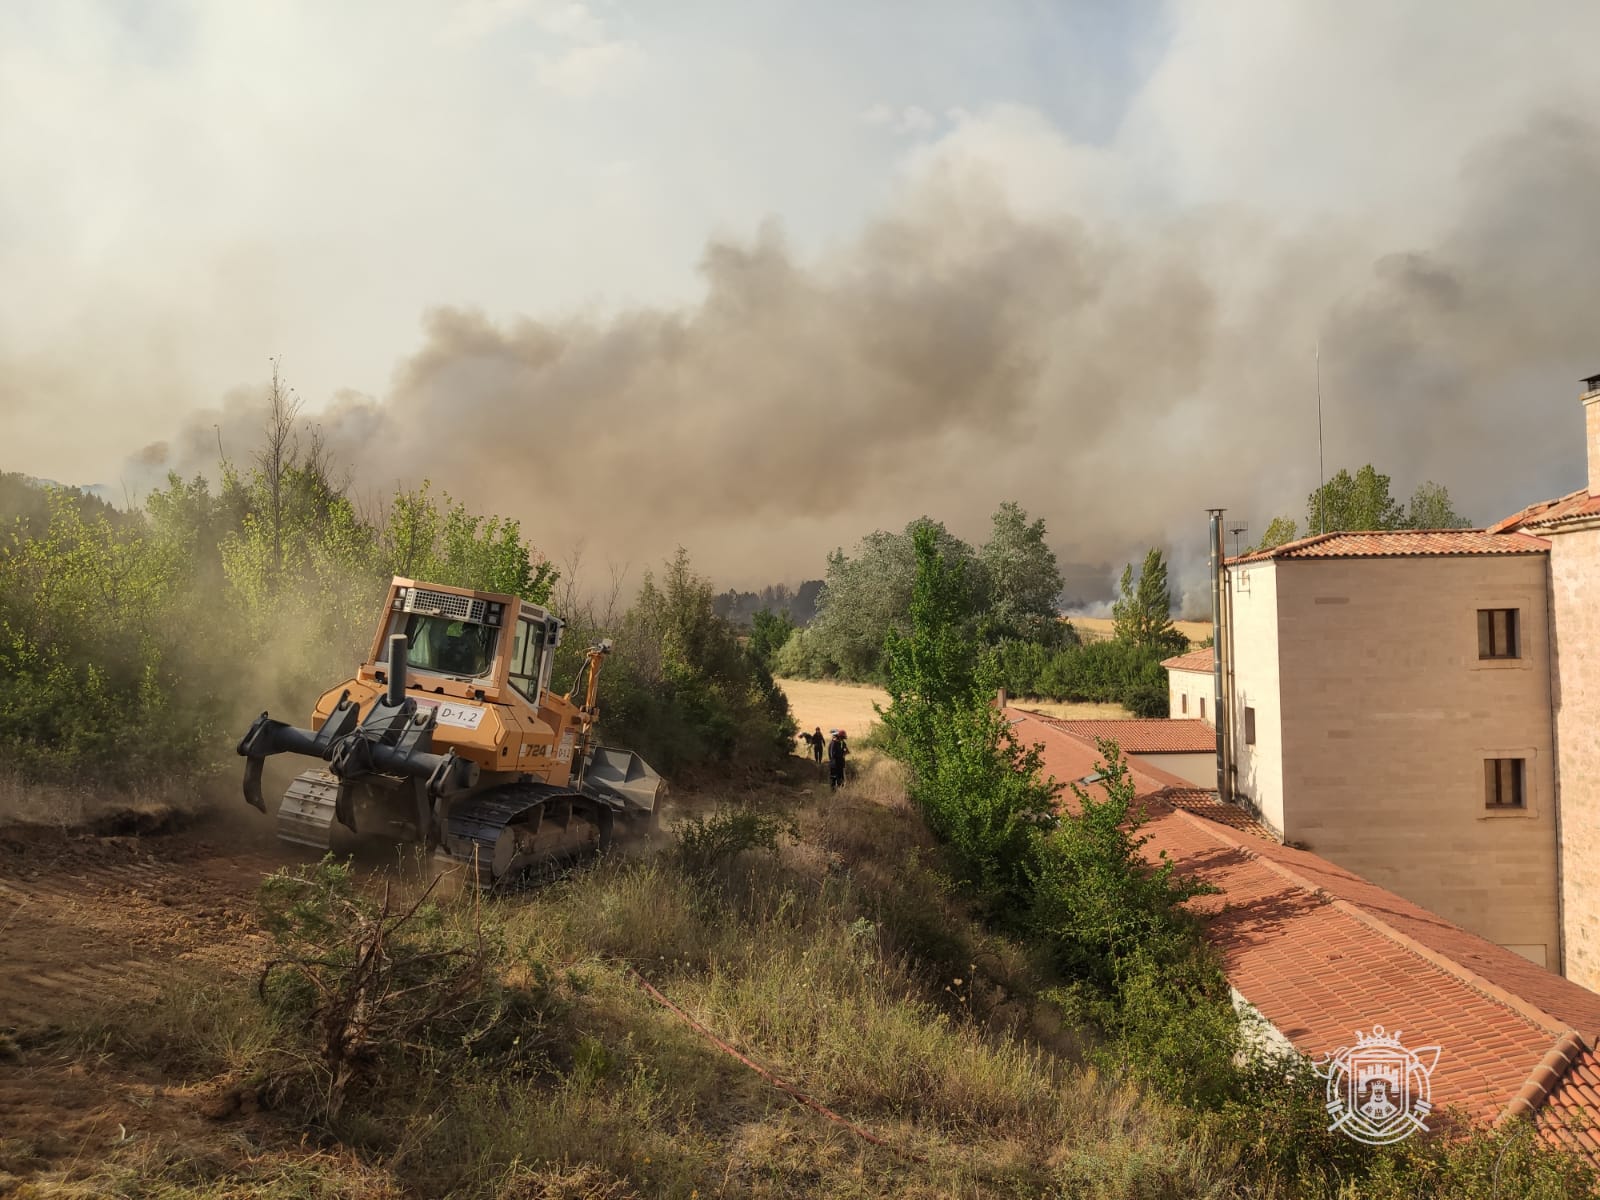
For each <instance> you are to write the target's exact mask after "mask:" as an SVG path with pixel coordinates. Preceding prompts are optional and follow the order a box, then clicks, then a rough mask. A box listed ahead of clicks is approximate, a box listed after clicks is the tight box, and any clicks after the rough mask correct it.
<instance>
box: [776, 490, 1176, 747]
mask: <svg viewBox="0 0 1600 1200" xmlns="http://www.w3.org/2000/svg"><path fill="white" fill-rule="evenodd" d="M921 537H926V538H929V539H931V540H932V543H933V545H935V546H936V547H937V548H938V551H939V553H940V554H941V555H943V556H944V557H945V558H946V559H947V560H949V561H950V562H952V563H955V564H958V565H959V567H960V577H961V586H962V587H963V588H965V589H966V595H965V597H964V600H963V610H962V611H963V613H964V614H965V615H964V616H963V618H962V622H963V624H962V635H963V636H964V637H965V638H966V639H967V640H968V642H970V643H971V644H972V645H974V646H978V647H981V648H983V649H984V650H985V652H986V653H988V654H990V655H991V656H992V658H993V660H994V664H995V670H996V677H997V682H998V684H1000V685H1003V686H1004V687H1006V689H1007V690H1008V691H1010V692H1011V693H1012V694H1013V695H1017V696H1031V697H1036V698H1040V699H1051V700H1064V701H1110V702H1115V703H1119V704H1122V705H1124V706H1126V707H1127V708H1129V709H1130V710H1132V711H1133V712H1134V713H1136V714H1137V715H1140V716H1164V715H1166V712H1167V693H1168V689H1167V678H1166V672H1165V670H1164V669H1163V668H1162V667H1161V661H1162V659H1164V658H1167V657H1170V656H1171V655H1173V654H1178V653H1181V652H1183V651H1184V650H1186V649H1187V648H1188V645H1189V643H1188V639H1187V638H1185V637H1184V636H1183V635H1182V634H1181V633H1179V632H1178V631H1177V630H1176V628H1175V627H1174V626H1173V623H1172V599H1171V592H1170V587H1169V582H1168V577H1167V566H1166V562H1165V560H1164V559H1163V557H1162V555H1161V552H1160V551H1159V550H1158V549H1152V550H1150V551H1149V553H1148V554H1146V556H1145V558H1144V560H1143V562H1142V563H1141V564H1140V566H1139V569H1138V571H1137V574H1136V573H1135V569H1134V565H1133V564H1132V563H1130V564H1128V566H1127V568H1126V569H1125V570H1124V572H1123V575H1122V581H1121V597H1120V599H1118V601H1117V602H1116V604H1115V605H1114V606H1113V615H1114V616H1115V618H1116V622H1115V636H1114V637H1113V638H1112V639H1110V640H1109V641H1085V640H1084V639H1082V638H1081V637H1080V636H1079V634H1078V632H1077V630H1076V629H1074V628H1073V626H1072V623H1071V622H1070V621H1069V620H1067V619H1065V618H1064V617H1062V616H1061V614H1060V612H1059V611H1058V601H1059V597H1060V594H1061V589H1062V580H1061V572H1060V569H1059V567H1058V565H1057V562H1056V556H1055V553H1054V551H1052V550H1051V549H1050V546H1049V543H1048V540H1047V530H1046V527H1045V522H1044V521H1043V520H1042V519H1030V518H1029V516H1028V514H1027V512H1026V511H1025V510H1024V509H1023V508H1022V507H1021V506H1020V505H1019V504H1017V503H1015V502H1014V501H1007V502H1005V503H1003V504H1001V505H1000V507H999V508H998V509H997V510H996V511H995V513H994V515H993V517H992V518H991V522H990V534H989V538H988V540H987V541H986V542H984V543H983V545H981V546H976V547H975V546H972V545H970V544H968V543H967V542H965V541H963V540H962V539H960V538H958V537H956V536H955V535H954V534H952V533H951V532H950V531H949V530H948V529H947V528H946V527H945V526H944V525H943V524H942V523H941V522H938V521H935V520H933V519H932V518H930V517H925V516H924V517H918V518H917V519H916V520H914V521H911V522H910V523H909V524H908V525H907V526H906V527H905V529H904V530H902V531H900V532H899V533H889V532H885V531H882V530H878V531H876V532H874V533H871V534H868V535H867V536H866V537H865V538H863V539H862V540H861V542H860V544H859V545H858V546H857V548H856V550H855V552H854V554H850V555H847V554H845V553H844V551H843V549H839V550H836V551H835V552H834V553H833V554H831V555H829V558H828V569H827V576H826V578H825V579H824V581H823V586H822V590H821V594H820V596H819V597H818V600H817V614H816V617H815V618H814V619H813V620H812V622H811V623H810V624H809V625H807V626H804V627H800V626H797V625H796V624H795V623H794V622H792V621H790V620H788V619H787V616H786V614H780V613H774V612H770V611H767V612H759V613H757V614H755V616H754V618H753V619H752V621H751V634H750V643H751V647H752V650H753V651H754V652H755V653H756V654H758V655H759V656H760V657H762V659H763V660H764V661H765V662H767V663H768V664H769V666H770V667H771V669H772V670H773V672H774V673H775V674H777V675H779V676H788V677H793V678H806V679H843V680H850V681H856V682H874V683H883V682H885V681H886V680H887V657H886V654H887V652H886V650H885V638H886V636H887V635H889V634H890V633H904V632H905V631H906V630H907V629H908V628H909V627H910V621H911V607H912V598H913V593H914V590H915V581H916V573H917V551H916V544H917V540H918V538H921Z"/></svg>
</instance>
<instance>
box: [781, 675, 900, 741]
mask: <svg viewBox="0 0 1600 1200" xmlns="http://www.w3.org/2000/svg"><path fill="white" fill-rule="evenodd" d="M778 686H779V687H781V688H782V689H783V694H784V695H785V696H787V697H789V709H790V711H791V712H793V713H794V719H795V721H796V722H797V723H798V724H799V726H800V728H801V729H802V730H811V729H818V728H820V729H821V730H822V731H823V732H824V733H826V732H828V731H829V730H831V729H842V730H844V731H845V733H846V734H848V735H849V736H850V737H852V738H855V739H857V740H858V741H859V740H860V739H861V738H862V737H864V736H866V733H867V730H869V729H871V728H872V727H873V726H874V725H876V724H877V722H878V714H877V713H876V712H875V711H874V710H873V707H872V706H873V705H874V704H879V705H881V706H883V707H884V708H888V707H889V693H888V692H886V691H884V690H883V689H882V688H880V687H873V686H872V685H870V684H862V683H834V682H831V681H827V680H820V679H780V680H778ZM797 744H798V743H797ZM801 748H802V749H803V748H804V747H803V746H802V747H801Z"/></svg>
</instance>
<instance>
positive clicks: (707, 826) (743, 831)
mask: <svg viewBox="0 0 1600 1200" xmlns="http://www.w3.org/2000/svg"><path fill="white" fill-rule="evenodd" d="M673 832H674V834H675V835H676V837H677V846H676V850H677V855H678V861H679V863H681V864H682V866H683V868H684V870H686V871H687V872H689V874H691V875H695V876H706V875H711V874H714V873H715V872H717V871H719V870H721V869H723V868H725V867H727V866H728V865H729V864H731V863H732V862H733V861H734V860H735V859H737V858H738V857H739V856H740V855H742V854H745V853H747V852H749V851H752V850H761V851H765V852H766V853H767V854H776V853H777V852H778V847H779V844H780V842H781V839H782V838H783V837H784V836H785V835H787V836H789V837H793V836H795V828H794V824H793V822H791V821H787V820H785V819H784V818H782V817H779V816H776V815H774V814H771V813H763V812H758V811H756V810H755V809H750V808H726V809H723V810H722V811H720V812H715V813H712V814H711V815H710V816H707V817H689V818H686V819H685V820H683V821H680V822H679V823H678V824H677V826H675V827H674V830H673Z"/></svg>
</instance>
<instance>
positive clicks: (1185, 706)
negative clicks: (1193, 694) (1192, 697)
mask: <svg viewBox="0 0 1600 1200" xmlns="http://www.w3.org/2000/svg"><path fill="white" fill-rule="evenodd" d="M1183 711H1184V712H1188V711H1189V693H1188V692H1185V693H1184V694H1183Z"/></svg>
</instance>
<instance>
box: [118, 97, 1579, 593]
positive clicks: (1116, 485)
mask: <svg viewBox="0 0 1600 1200" xmlns="http://www.w3.org/2000/svg"><path fill="white" fill-rule="evenodd" d="M1597 195H1600V136H1597V130H1596V127H1595V125H1594V124H1592V123H1591V122H1589V121H1588V120H1586V119H1579V118H1575V117H1572V116H1569V115H1562V114H1549V115H1545V116H1540V117H1537V118H1535V119H1533V120H1531V121H1529V122H1528V123H1527V124H1526V125H1524V126H1523V127H1520V128H1517V129H1514V130H1512V131H1511V132H1510V133H1507V134H1504V135H1502V136H1500V137H1498V138H1495V139H1492V140H1490V141H1488V142H1486V143H1485V144H1484V145H1483V146H1482V147H1481V148H1480V149H1479V150H1478V151H1477V152H1475V153H1474V154H1473V155H1471V156H1470V157H1469V158H1468V159H1467V161H1466V162H1465V163H1464V164H1463V167H1462V173H1461V189H1460V194H1459V203H1458V206H1457V208H1456V209H1455V211H1453V212H1445V213H1441V214H1440V215H1439V222H1438V226H1437V227H1438V228H1440V229H1441V230H1442V232H1441V233H1439V234H1437V235H1436V236H1434V237H1432V238H1431V239H1429V241H1428V242H1427V244H1422V245H1416V244H1389V239H1388V237H1387V235H1386V234H1385V233H1384V231H1383V230H1382V229H1366V228H1359V227H1350V226H1339V225H1335V224H1332V223H1329V224H1327V225H1325V226H1318V227H1310V228H1304V227H1302V228H1296V229H1276V228H1273V227H1272V225H1271V223H1270V222H1267V221H1265V220H1263V219H1262V218H1261V217H1260V215H1259V214H1252V213H1248V212H1244V211H1240V210H1233V209H1205V210H1198V211H1191V212H1186V213H1179V214H1177V215H1176V216H1173V217H1167V218H1164V219H1154V218H1152V219H1141V220H1140V221H1139V223H1138V226H1137V230H1135V226H1134V223H1133V222H1131V221H1130V222H1129V223H1127V224H1122V223H1119V222H1117V221H1115V220H1097V221H1091V220H1087V219H1080V218H1077V217H1071V216H1065V215H1060V216H1055V217H1047V216H1041V215H1038V214H1037V213H1033V212H1029V213H1027V214H1024V213H1021V212H1019V211H1018V210H1017V209H1015V208H1014V207H1012V206H1011V205H1010V204H1008V202H1007V201H1006V199H1005V198H1004V196H1003V194H1002V193H1001V192H1000V191H999V190H998V189H997V188H996V187H995V186H993V185H992V183H991V182H990V181H989V180H988V179H986V178H985V177H984V176H983V175H982V173H981V172H980V171H977V170H963V169H960V167H959V166H957V167H953V168H951V169H946V170H939V171H933V172H929V173H928V174H927V175H926V176H924V177H923V178H922V179H921V181H920V182H919V183H917V184H916V185H915V186H913V187H910V188H909V189H908V190H907V192H906V193H905V194H904V195H903V196H902V198H901V199H900V200H899V201H898V202H897V203H896V204H895V205H894V206H892V208H891V209H890V211H888V212H887V213H886V214H885V215H884V216H882V217H881V218H880V219H878V220H876V221H874V222H873V223H871V224H870V225H869V226H868V227H867V228H865V229H864V230H863V231H862V232H861V233H860V234H859V235H858V236H857V237H856V238H855V239H854V241H853V243H852V244H850V245H849V246H847V247H844V248H841V249H839V250H836V251H835V252H833V253H831V254H828V255H826V256H824V257H823V258H821V259H819V260H818V261H815V262H802V261H799V260H797V258H796V256H795V255H794V254H793V253H791V251H790V250H789V249H788V248H787V247H786V245H785V242H784V239H783V236H782V235H781V233H780V232H779V231H778V229H777V228H776V227H775V226H769V227H767V228H764V229H763V230H761V231H760V233H759V234H758V236H756V237H754V238H753V239H751V240H749V241H748V242H738V241H729V240H719V241H714V242H713V243H711V244H710V245H709V246H708V247H707V249H706V252H705V255H704V261H703V264H702V267H703V273H704V279H705V295H704V299H703V301H702V302H700V303H698V304H696V305H693V306H689V307H685V308H682V309H675V310H661V309H642V310H638V311H633V312H628V313H625V314H623V315H620V316H617V317H615V318H612V319H606V320H590V319H583V318H579V317H572V318H567V319H546V320H534V319H528V318H517V319H511V320H496V319H494V318H492V317H491V316H489V315H486V314H484V313H482V312H476V311H470V310H466V309H460V308H443V309H439V310H437V311H434V312H432V313H430V314H429V315H428V316H427V318H426V321H425V328H424V341H423V345H422V346H421V348H420V349H419V350H417V351H416V352H415V353H414V354H412V355H411V356H410V357H409V358H408V359H406V360H404V361H403V362H402V363H401V364H400V365H399V367H398V369H397V370H396V373H395V376H394V380H393V385H392V387H391V389H390V390H389V393H388V394H387V395H386V396H384V397H382V398H381V399H380V398H373V397H365V396H360V395H354V394H350V395H344V396H341V397H339V398H337V399H336V400H335V401H334V402H333V403H332V404H330V405H329V406H327V407H326V408H325V409H324V410H323V411H321V412H320V413H319V414H318V415H317V416H316V418H315V419H316V420H317V421H318V422H320V426H321V431H322V434H323V436H324V437H325V439H326V440H327V441H328V443H329V445H330V447H331V449H332V450H333V452H334V455H335V458H336V459H337V460H343V461H345V462H348V463H349V464H350V465H351V468H352V471H353V478H354V480H355V482H356V485H357V486H358V488H360V489H365V490H366V491H368V492H369V493H371V494H373V495H376V494H380V493H382V492H384V491H386V490H388V489H389V488H391V487H392V486H393V485H395V484H397V483H405V484H414V483H417V482H419V481H420V480H421V479H423V478H430V479H432V480H433V482H434V483H435V485H436V486H438V487H442V488H444V489H446V490H448V491H449V492H451V493H452V494H453V495H455V496H456V497H457V498H459V499H462V500H466V501H468V502H470V503H472V504H474V505H478V506H481V507H483V508H485V509H489V510H493V511H496V512H502V513H507V514H510V515H514V516H516V517H519V518H521V519H522V521H523V522H524V528H525V531H526V532H527V534H528V535H529V536H530V538H531V539H532V540H533V541H534V543H535V544H536V545H538V546H540V547H541V548H542V549H544V550H546V551H547V552H548V553H550V554H551V555H552V557H557V558H560V557H562V556H563V555H564V554H565V553H566V552H568V551H569V550H570V549H571V548H572V547H573V546H575V545H578V544H579V543H582V544H584V545H585V546H586V548H587V552H588V553H589V555H591V556H592V557H595V558H598V559H602V560H611V561H614V562H632V563H634V564H636V565H641V564H648V563H650V562H654V561H656V560H658V559H660V558H661V557H662V556H664V555H667V554H670V552H671V551H672V549H673V547H675V546H677V545H684V546H686V547H688V548H689V549H690V551H691V553H692V554H693V556H694V558H695V560H696V562H697V565H699V566H700V567H701V569H703V570H705V571H707V572H708V573H710V574H712V575H713V576H714V577H715V578H717V579H718V580H719V581H720V582H722V583H724V584H728V585H736V586H741V587H748V586H754V585H759V584H762V583H765V582H770V581H773V580H777V579H788V580H791V581H793V580H796V579H799V578H804V577H807V576H814V575H817V574H819V573H820V572H821V569H822V567H823V557H824V555H825V553H826V552H827V551H828V550H829V549H831V548H832V547H834V546H837V545H844V546H846V547H848V546H850V545H852V544H854V542H855V541H856V539H857V538H859V537H860V536H861V535H862V534H864V533H866V532H868V531H869V530H871V529H873V528H877V527H883V528H898V527H899V526H901V525H903V524H904V522H905V521H907V520H908V519H910V518H911V517H913V516H916V515H918V514H920V513H924V512H926V513H928V514H930V515H933V516H935V517H937V518H940V519H942V520H944V521H945V522H946V523H947V524H949V525H950V526H951V527H952V528H953V529H954V530H955V531H956V532H957V533H959V534H961V535H963V536H966V537H968V538H970V539H973V540H981V539H982V537H983V536H984V534H985V531H986V528H987V516H988V514H989V513H990V512H991V511H992V510H993V509H994V508H995V507H996V505H997V504H998V503H999V502H1000V501H1002V500H1005V499H1013V498H1014V499H1017V500H1019V501H1020V502H1021V503H1022V504H1023V505H1024V506H1025V507H1026V508H1027V509H1028V510H1029V511H1030V512H1031V513H1033V514H1035V515H1039V516H1043V517H1044V518H1045V519H1046V520H1047V522H1048V524H1049V527H1050V530H1051V534H1052V539H1053V541H1054V542H1055V544H1056V546H1057V548H1058V552H1059V553H1060V554H1061V556H1062V558H1063V560H1064V561H1068V562H1071V563H1074V564H1083V563H1090V564H1108V565H1107V566H1104V567H1091V568H1089V570H1088V572H1086V571H1085V569H1084V568H1083V567H1082V566H1075V567H1074V568H1073V570H1072V575H1073V580H1072V582H1073V589H1072V590H1073V592H1074V597H1075V598H1076V599H1078V600H1080V601H1081V602H1083V603H1085V604H1093V603H1096V602H1098V601H1102V600H1104V599H1105V598H1106V596H1107V595H1108V594H1109V591H1108V589H1109V585H1110V580H1111V577H1112V576H1113V575H1114V574H1115V573H1116V572H1118V571H1120V568H1121V564H1122V563H1123V562H1124V561H1127V560H1128V559H1130V558H1136V557H1137V556H1138V555H1139V554H1141V553H1142V551H1143V549H1144V547H1146V546H1148V545H1151V544H1159V545H1164V546H1166V547H1167V548H1168V549H1169V551H1170V552H1171V553H1172V555H1173V558H1174V563H1175V567H1176V569H1177V572H1178V575H1179V578H1180V579H1181V580H1182V581H1183V582H1184V583H1185V584H1187V585H1188V586H1190V587H1191V588H1193V589H1194V590H1193V593H1192V594H1193V596H1194V598H1195V601H1194V602H1193V603H1190V604H1187V605H1186V607H1187V608H1188V609H1191V610H1195V611H1201V610H1203V607H1204V602H1203V600H1201V599H1200V596H1201V592H1202V589H1200V588H1194V584H1195V582H1196V580H1197V576H1198V575H1199V573H1200V571H1201V570H1202V569H1203V560H1204V554H1205V529H1204V523H1205V512H1204V510H1205V508H1206V507H1207V506H1210V505H1224V506H1227V507H1228V508H1229V509H1230V515H1231V517H1232V518H1233V519H1235V520H1244V521H1247V522H1248V523H1249V525H1250V528H1251V531H1252V535H1253V534H1255V533H1259V531H1260V530H1262V529H1264V528H1265V526H1266V524H1267V522H1268V520H1269V519H1270V518H1271V517H1272V516H1273V515H1274V514H1275V513H1278V512H1288V513H1290V514H1291V515H1293V516H1295V517H1297V518H1298V517H1299V516H1300V515H1301V513H1302V511H1303V508H1304V498H1305V494H1306V492H1307V491H1308V490H1310V488H1311V487H1312V486H1314V484H1315V482H1316V440H1315V439H1316V424H1315V420H1316V410H1315V403H1316V401H1315V394H1314V374H1313V354H1314V351H1315V349H1316V348H1317V347H1318V346H1319V345H1320V360H1321V386H1322V389H1323V396H1324V426H1325V430H1326V433H1327V448H1326V457H1327V462H1328V469H1329V471H1330V472H1331V471H1332V470H1333V469H1335V468H1337V467H1339V466H1349V467H1351V468H1352V469H1353V468H1355V467H1357V466H1360V465H1361V464H1362V463H1365V462H1367V461H1372V462H1373V463H1375V464H1376V465H1377V466H1378V467H1379V469H1380V470H1386V471H1388V472H1390V473H1391V474H1392V475H1393V476H1394V481H1395V489H1396V491H1397V492H1400V493H1402V494H1409V491H1410V489H1411V488H1412V487H1413V486H1415V484H1417V483H1418V482H1420V481H1421V480H1423V479H1424V478H1432V479H1436V480H1438V481H1440V482H1443V483H1445V484H1446V485H1447V486H1449V488H1450V489H1451V493H1452V495H1453V496H1454V497H1455V499H1456V500H1457V507H1458V508H1459V509H1460V510H1461V511H1463V512H1464V513H1465V514H1466V515H1468V516H1469V517H1471V518H1473V519H1475V520H1477V521H1480V522H1483V521H1489V520H1493V519H1495V518H1497V517H1499V516H1501V515H1503V513H1504V512H1506V511H1508V510H1510V509H1512V508H1515V507H1518V506H1520V505H1522V504H1524V503H1527V502H1529V501H1531V500H1534V499H1537V498H1540V497H1544V496H1547V495H1553V494H1556V493H1558V492H1561V491H1565V490H1569V489H1570V488H1572V487H1575V486H1578V484H1579V483H1580V482H1581V479H1582V459H1583V453H1582V425H1581V418H1580V415H1579V413H1578V411H1577V406H1576V404H1575V402H1574V401H1575V391H1576V385H1575V380H1576V379H1577V377H1578V376H1579V375H1581V374H1584V373H1586V371H1587V370H1590V369H1593V363H1594V362H1595V361H1597V360H1600V344H1597V341H1600V339H1597V334H1596V329H1595V326H1594V321H1593V313H1594V311H1595V307H1596V304H1595V302H1596V298H1597V294H1600V275H1597V274H1596V273H1595V270H1594V264H1595V263H1597V262H1600V222H1596V221H1595V220H1594V219H1593V205H1594V199H1595V197H1596V196H1597ZM289 366H290V374H291V375H292V362H291V363H290V364H289ZM260 397H261V389H260V388H255V389H249V390H247V391H241V392H239V393H236V394H234V395H233V396H231V397H229V398H228V400H227V402H226V403H225V404H224V405H223V407H222V409H221V410H220V411H219V412H217V413H210V414H204V415H201V416H197V417H196V418H195V419H194V420H193V422H192V423H191V424H190V425H189V426H188V427H187V428H186V429H184V430H181V431H180V432H179V433H178V434H177V435H175V436H174V437H172V438H171V439H169V440H168V441H167V442H166V443H163V444H160V445H157V446H151V447H149V448H147V449H146V451H144V452H143V453H142V454H141V455H140V461H141V463H142V464H144V466H143V468H142V470H141V471H140V473H139V474H140V477H142V478H148V477H149V474H150V468H149V462H150V461H151V460H155V459H160V460H161V461H162V465H163V467H165V466H169V465H170V466H176V467H178V468H179V469H180V470H185V471H188V470H193V469H205V468H206V467H209V466H210V464H212V463H213V462H214V461H215V457H216V454H215V449H216V438H217V433H218V430H215V429H213V427H212V426H213V423H215V424H217V425H219V426H220V427H221V429H220V432H221V435H222V437H223V440H224V442H225V444H226V445H227V447H228V449H229V450H230V452H233V453H237V451H238V448H240V447H243V446H244V445H246V444H247V442H248V440H249V438H250V437H251V435H252V433H253V430H254V427H255V425H256V424H257V423H258V421H259V404H260ZM1248 536H1251V535H1247V539H1246V540H1248ZM1095 571H1098V572H1099V573H1100V574H1099V578H1100V580H1101V585H1100V587H1099V588H1098V589H1097V588H1095V587H1094V586H1093V578H1092V575H1091V574H1090V573H1092V572H1095Z"/></svg>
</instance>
